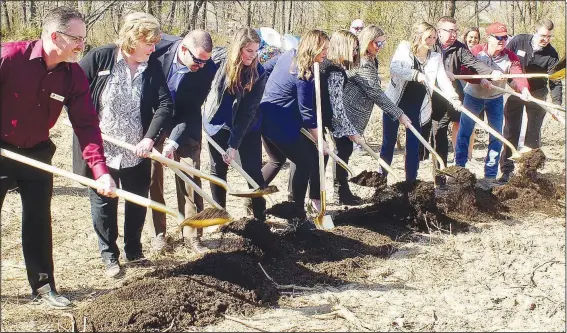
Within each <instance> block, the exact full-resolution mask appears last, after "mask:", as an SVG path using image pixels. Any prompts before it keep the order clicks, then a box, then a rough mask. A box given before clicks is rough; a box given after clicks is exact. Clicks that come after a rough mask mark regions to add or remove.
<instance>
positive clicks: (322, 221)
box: [315, 191, 335, 230]
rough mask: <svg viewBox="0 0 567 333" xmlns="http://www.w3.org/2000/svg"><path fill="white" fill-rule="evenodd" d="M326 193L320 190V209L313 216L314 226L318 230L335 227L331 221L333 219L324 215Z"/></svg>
mask: <svg viewBox="0 0 567 333" xmlns="http://www.w3.org/2000/svg"><path fill="white" fill-rule="evenodd" d="M326 196H327V194H326V192H325V191H322V192H321V211H320V212H319V214H318V215H317V217H315V227H317V229H319V230H331V229H333V228H334V227H335V223H333V219H332V218H331V216H330V215H326V214H325V213H326V210H327V209H326V208H327V207H326V206H327V204H326V202H327V200H326V199H327V198H326Z"/></svg>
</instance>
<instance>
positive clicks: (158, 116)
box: [75, 13, 173, 277]
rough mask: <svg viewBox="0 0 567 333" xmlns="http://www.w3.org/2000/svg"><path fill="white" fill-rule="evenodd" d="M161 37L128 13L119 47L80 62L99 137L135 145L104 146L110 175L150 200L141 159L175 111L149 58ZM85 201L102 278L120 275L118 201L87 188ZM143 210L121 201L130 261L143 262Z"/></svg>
mask: <svg viewBox="0 0 567 333" xmlns="http://www.w3.org/2000/svg"><path fill="white" fill-rule="evenodd" d="M160 39H161V30H160V26H159V23H158V21H157V20H156V18H155V17H153V16H151V15H149V14H146V13H132V14H129V15H127V16H126V17H125V21H124V25H123V27H122V28H121V30H120V33H119V35H118V42H117V43H112V44H108V45H104V46H101V47H97V48H95V49H93V50H91V51H90V52H89V53H88V54H87V55H86V56H85V57H84V58H83V59H82V60H81V62H80V65H81V67H82V68H83V70H84V71H85V74H86V75H87V79H88V80H89V85H90V90H91V96H92V99H93V102H94V105H95V107H96V111H97V113H98V117H99V119H100V129H101V131H102V133H104V134H106V135H109V136H112V137H114V138H117V139H119V140H121V141H125V142H127V143H130V144H132V145H134V146H136V152H135V153H133V152H131V151H129V150H126V149H123V148H120V147H117V146H115V145H113V144H111V143H108V142H105V143H104V151H105V156H106V160H107V164H108V166H109V170H110V174H111V175H112V177H113V178H114V179H115V180H116V182H117V184H120V186H121V188H122V189H124V190H126V191H129V192H132V193H135V194H137V195H140V196H142V197H147V196H148V191H149V186H150V160H148V159H145V158H144V157H147V156H148V154H149V153H150V151H151V150H152V148H153V145H154V143H155V142H156V141H158V140H159V139H160V138H161V137H162V136H163V135H164V132H166V131H169V130H170V126H171V113H172V110H173V105H172V102H171V97H170V93H169V89H168V87H167V83H166V80H165V76H164V74H163V71H162V69H161V64H160V62H159V61H158V60H157V59H149V57H150V54H151V53H152V52H154V51H155V44H156V43H157V42H158V41H159V40H160ZM75 162H76V161H75ZM78 167H79V165H75V168H76V169H77V168H78ZM89 198H90V201H91V215H92V218H93V225H94V229H95V232H96V234H97V236H98V244H99V250H100V253H101V257H102V261H103V263H104V264H105V265H106V275H107V276H109V277H116V276H117V275H118V274H119V273H120V272H121V268H120V264H119V261H118V258H119V255H120V250H119V249H118V246H117V245H116V240H117V238H118V221H117V215H118V212H117V210H118V198H107V197H103V196H101V195H100V194H98V193H97V192H96V191H93V190H91V189H89ZM146 211H147V209H146V208H145V207H141V206H138V205H136V204H133V203H130V202H126V203H125V208H124V252H125V255H126V259H127V260H129V261H132V260H139V259H142V258H144V255H143V253H142V244H141V242H140V238H141V236H142V229H143V226H144V220H145V218H146Z"/></svg>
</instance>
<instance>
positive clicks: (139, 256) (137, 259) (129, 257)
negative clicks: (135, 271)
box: [126, 253, 148, 264]
mask: <svg viewBox="0 0 567 333" xmlns="http://www.w3.org/2000/svg"><path fill="white" fill-rule="evenodd" d="M126 261H128V262H129V263H134V264H144V263H146V262H148V259H147V258H146V257H145V256H144V254H143V253H136V254H126Z"/></svg>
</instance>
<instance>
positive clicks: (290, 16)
mask: <svg viewBox="0 0 567 333" xmlns="http://www.w3.org/2000/svg"><path fill="white" fill-rule="evenodd" d="M292 17H293V1H290V2H289V16H288V21H287V32H290V31H291V22H293V18H292Z"/></svg>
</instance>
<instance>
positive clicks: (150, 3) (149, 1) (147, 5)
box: [144, 0, 154, 15]
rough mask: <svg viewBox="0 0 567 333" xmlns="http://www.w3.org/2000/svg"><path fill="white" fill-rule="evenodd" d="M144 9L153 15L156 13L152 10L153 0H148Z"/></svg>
mask: <svg viewBox="0 0 567 333" xmlns="http://www.w3.org/2000/svg"><path fill="white" fill-rule="evenodd" d="M144 10H145V12H146V13H148V14H150V15H153V14H154V13H153V10H152V2H151V0H146V6H145V8H144Z"/></svg>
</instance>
